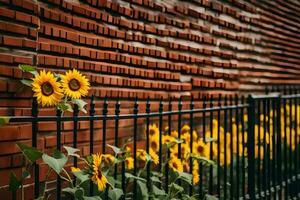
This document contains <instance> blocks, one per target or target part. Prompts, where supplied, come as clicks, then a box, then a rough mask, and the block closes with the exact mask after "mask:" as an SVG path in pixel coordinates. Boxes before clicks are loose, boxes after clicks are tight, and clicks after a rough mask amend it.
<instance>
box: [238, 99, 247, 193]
mask: <svg viewBox="0 0 300 200" xmlns="http://www.w3.org/2000/svg"><path fill="white" fill-rule="evenodd" d="M241 103H242V105H244V104H245V97H244V96H242V100H241ZM244 114H245V113H244V108H242V109H241V124H242V147H243V149H242V186H243V187H242V196H243V198H245V195H246V170H245V147H246V142H245V118H244ZM238 177H239V176H237V178H238Z"/></svg>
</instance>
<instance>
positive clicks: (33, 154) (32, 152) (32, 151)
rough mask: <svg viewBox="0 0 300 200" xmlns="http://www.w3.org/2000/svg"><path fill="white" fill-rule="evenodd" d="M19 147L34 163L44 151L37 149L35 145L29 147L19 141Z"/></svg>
mask: <svg viewBox="0 0 300 200" xmlns="http://www.w3.org/2000/svg"><path fill="white" fill-rule="evenodd" d="M17 147H18V148H19V149H20V150H21V151H22V153H23V155H24V156H25V157H26V159H27V160H29V161H30V162H31V163H34V162H35V161H37V160H38V159H40V158H41V157H42V155H43V153H42V152H40V151H39V150H37V149H36V148H34V147H29V146H27V145H25V144H22V143H17Z"/></svg>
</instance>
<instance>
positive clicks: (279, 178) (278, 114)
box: [276, 96, 283, 199]
mask: <svg viewBox="0 0 300 200" xmlns="http://www.w3.org/2000/svg"><path fill="white" fill-rule="evenodd" d="M276 134H277V144H276V147H277V149H276V153H277V156H276V159H277V163H276V164H277V165H276V167H277V186H279V188H277V187H276V189H277V190H278V197H279V199H282V195H281V194H282V186H283V185H282V174H281V172H282V166H281V165H282V164H281V163H282V157H281V97H280V96H278V98H277V99H276Z"/></svg>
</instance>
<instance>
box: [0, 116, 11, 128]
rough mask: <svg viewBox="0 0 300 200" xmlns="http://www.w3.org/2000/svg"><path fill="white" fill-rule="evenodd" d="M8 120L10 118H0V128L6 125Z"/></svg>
mask: <svg viewBox="0 0 300 200" xmlns="http://www.w3.org/2000/svg"><path fill="white" fill-rule="evenodd" d="M9 120H10V117H4V116H0V126H3V125H5V124H8V123H9Z"/></svg>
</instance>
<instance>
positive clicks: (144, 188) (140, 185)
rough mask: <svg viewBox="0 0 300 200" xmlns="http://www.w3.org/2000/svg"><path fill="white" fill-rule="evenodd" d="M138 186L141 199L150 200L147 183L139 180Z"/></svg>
mask: <svg viewBox="0 0 300 200" xmlns="http://www.w3.org/2000/svg"><path fill="white" fill-rule="evenodd" d="M137 185H138V188H139V193H138V194H139V196H140V198H139V199H148V189H147V185H146V183H144V182H142V181H139V180H138V181H137Z"/></svg>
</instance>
